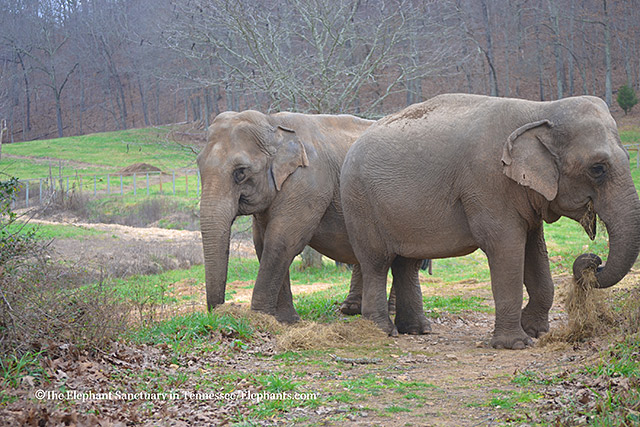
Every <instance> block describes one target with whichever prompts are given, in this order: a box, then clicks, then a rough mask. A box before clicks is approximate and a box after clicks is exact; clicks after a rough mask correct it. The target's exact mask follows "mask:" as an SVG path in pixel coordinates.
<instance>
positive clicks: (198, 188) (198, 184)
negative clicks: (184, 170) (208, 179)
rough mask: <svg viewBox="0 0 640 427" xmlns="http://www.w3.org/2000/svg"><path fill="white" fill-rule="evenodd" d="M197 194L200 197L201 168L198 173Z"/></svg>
mask: <svg viewBox="0 0 640 427" xmlns="http://www.w3.org/2000/svg"><path fill="white" fill-rule="evenodd" d="M196 196H197V197H200V170H198V174H197V175H196Z"/></svg>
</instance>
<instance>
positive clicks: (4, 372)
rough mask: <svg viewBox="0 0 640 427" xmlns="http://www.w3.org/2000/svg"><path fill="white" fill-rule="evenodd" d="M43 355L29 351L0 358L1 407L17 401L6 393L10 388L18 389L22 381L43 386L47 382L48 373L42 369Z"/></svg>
mask: <svg viewBox="0 0 640 427" xmlns="http://www.w3.org/2000/svg"><path fill="white" fill-rule="evenodd" d="M41 353H42V352H33V351H27V352H25V353H23V354H20V355H18V354H15V353H13V354H4V355H1V356H0V405H3V404H6V403H9V402H12V401H14V400H16V397H15V396H14V397H11V396H9V395H8V394H6V392H7V391H8V388H9V387H12V388H17V387H19V386H20V384H21V383H22V381H29V383H30V384H33V385H36V384H42V383H43V382H45V381H47V380H48V378H47V373H46V371H45V370H44V369H43V367H42V363H41Z"/></svg>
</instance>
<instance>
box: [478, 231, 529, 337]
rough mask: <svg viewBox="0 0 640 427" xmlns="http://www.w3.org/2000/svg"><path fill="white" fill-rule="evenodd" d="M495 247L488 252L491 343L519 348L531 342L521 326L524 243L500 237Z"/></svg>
mask: <svg viewBox="0 0 640 427" xmlns="http://www.w3.org/2000/svg"><path fill="white" fill-rule="evenodd" d="M523 240H524V239H523ZM508 242H511V244H509V243H508ZM497 246H499V248H494V249H493V250H491V251H487V258H488V259H489V269H490V270H491V291H492V292H493V299H494V301H495V306H496V321H495V329H494V332H493V338H492V339H491V346H493V347H494V348H510V349H516V350H519V349H523V348H525V347H529V346H531V345H533V341H532V340H531V338H530V337H529V335H527V334H526V332H525V331H524V330H523V329H522V325H521V310H522V295H523V286H522V284H523V276H524V271H523V269H524V242H522V245H518V244H516V243H514V242H513V239H500V241H499V243H498V244H497Z"/></svg>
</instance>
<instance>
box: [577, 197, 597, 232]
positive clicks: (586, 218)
mask: <svg viewBox="0 0 640 427" xmlns="http://www.w3.org/2000/svg"><path fill="white" fill-rule="evenodd" d="M597 217H598V216H597V214H596V211H595V209H594V208H593V200H591V199H589V201H588V202H587V206H586V210H585V212H584V213H583V214H582V217H580V219H579V220H578V222H579V223H580V225H581V226H582V228H584V231H586V232H587V235H588V236H589V238H590V239H591V240H594V239H595V238H596V231H597V226H596V223H597Z"/></svg>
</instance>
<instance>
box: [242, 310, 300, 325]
mask: <svg viewBox="0 0 640 427" xmlns="http://www.w3.org/2000/svg"><path fill="white" fill-rule="evenodd" d="M251 310H253V311H256V312H258V313H264V314H269V315H271V316H273V317H275V318H276V320H277V321H278V322H280V323H285V324H293V323H297V322H299V321H300V316H299V315H298V313H297V312H296V311H295V309H291V310H289V309H284V310H283V309H279V310H268V309H264V308H262V307H255V306H253V307H251Z"/></svg>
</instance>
